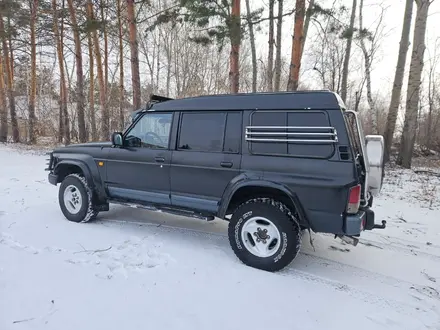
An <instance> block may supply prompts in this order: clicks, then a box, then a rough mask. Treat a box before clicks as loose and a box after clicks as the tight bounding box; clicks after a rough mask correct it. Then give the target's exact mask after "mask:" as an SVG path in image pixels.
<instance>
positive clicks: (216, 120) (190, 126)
mask: <svg viewBox="0 0 440 330" xmlns="http://www.w3.org/2000/svg"><path fill="white" fill-rule="evenodd" d="M225 121H226V113H224V112H209V113H200V112H194V113H183V114H182V121H181V124H180V134H179V144H178V149H181V150H192V151H207V152H221V151H222V149H223V134H224V132H225Z"/></svg>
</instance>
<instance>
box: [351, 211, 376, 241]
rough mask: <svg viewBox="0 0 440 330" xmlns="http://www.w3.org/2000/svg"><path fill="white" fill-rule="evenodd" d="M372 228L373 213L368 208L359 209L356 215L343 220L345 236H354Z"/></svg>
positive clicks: (373, 226)
mask: <svg viewBox="0 0 440 330" xmlns="http://www.w3.org/2000/svg"><path fill="white" fill-rule="evenodd" d="M374 228H375V225H374V212H373V210H371V209H370V208H364V209H361V210H360V211H359V212H358V213H356V214H353V215H348V216H347V217H346V218H345V225H344V233H345V234H346V235H350V236H355V235H359V234H360V233H361V232H362V231H363V230H372V229H374Z"/></svg>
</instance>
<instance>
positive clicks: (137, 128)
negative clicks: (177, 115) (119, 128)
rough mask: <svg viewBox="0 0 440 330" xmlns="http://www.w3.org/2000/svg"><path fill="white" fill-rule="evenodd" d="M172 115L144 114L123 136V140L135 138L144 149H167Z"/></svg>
mask: <svg viewBox="0 0 440 330" xmlns="http://www.w3.org/2000/svg"><path fill="white" fill-rule="evenodd" d="M172 118H173V114H172V113H159V112H155V113H146V114H144V115H143V116H142V118H141V119H139V121H138V122H137V123H136V124H135V125H134V126H133V127H132V128H131V130H130V131H129V132H127V134H126V135H125V139H130V138H133V137H137V138H139V139H140V140H141V146H142V147H144V148H159V149H166V148H168V141H169V137H170V130H171V121H172Z"/></svg>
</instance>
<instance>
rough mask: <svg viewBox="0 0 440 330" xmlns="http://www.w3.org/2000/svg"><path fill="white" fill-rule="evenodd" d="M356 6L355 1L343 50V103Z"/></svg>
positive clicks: (345, 94) (354, 0) (345, 100)
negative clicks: (345, 45)
mask: <svg viewBox="0 0 440 330" xmlns="http://www.w3.org/2000/svg"><path fill="white" fill-rule="evenodd" d="M356 5H357V1H356V0H353V7H352V8H351V17H350V27H349V31H348V36H347V47H346V49H345V56H344V68H343V71H342V83H341V98H342V100H343V101H344V102H347V86H348V70H349V68H350V55H351V43H352V41H353V32H354V20H355V18H356Z"/></svg>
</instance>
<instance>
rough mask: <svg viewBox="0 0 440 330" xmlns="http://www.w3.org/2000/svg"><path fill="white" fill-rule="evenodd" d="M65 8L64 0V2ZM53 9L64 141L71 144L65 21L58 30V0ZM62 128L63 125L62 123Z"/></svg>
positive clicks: (53, 4)
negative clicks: (65, 61)
mask: <svg viewBox="0 0 440 330" xmlns="http://www.w3.org/2000/svg"><path fill="white" fill-rule="evenodd" d="M63 9H64V2H63ZM52 10H53V32H54V36H55V44H56V47H57V56H58V68H59V70H60V104H61V110H60V111H61V113H62V114H61V115H60V117H62V118H63V125H62V131H63V134H64V143H65V144H70V125H69V115H68V113H67V86H66V73H65V71H64V51H63V45H64V44H63V40H62V37H63V32H64V23H63V20H61V33H60V31H59V30H58V10H57V0H52ZM60 130H61V125H60Z"/></svg>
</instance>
